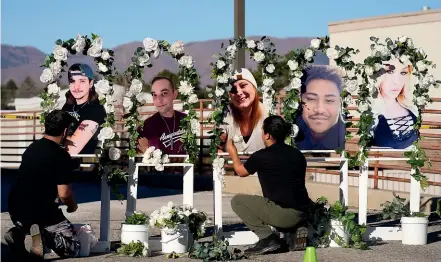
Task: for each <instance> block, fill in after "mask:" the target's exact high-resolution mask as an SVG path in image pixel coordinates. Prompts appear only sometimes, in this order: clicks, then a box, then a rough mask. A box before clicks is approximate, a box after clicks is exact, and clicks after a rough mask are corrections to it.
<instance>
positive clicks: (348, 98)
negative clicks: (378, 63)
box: [344, 96, 354, 105]
mask: <svg viewBox="0 0 441 262" xmlns="http://www.w3.org/2000/svg"><path fill="white" fill-rule="evenodd" d="M344 101H345V103H346V104H347V105H351V104H352V103H354V99H353V98H352V96H346V97H345V99H344Z"/></svg>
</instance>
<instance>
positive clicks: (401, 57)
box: [400, 55, 410, 64]
mask: <svg viewBox="0 0 441 262" xmlns="http://www.w3.org/2000/svg"><path fill="white" fill-rule="evenodd" d="M400 60H401V62H402V63H403V64H407V63H409V62H410V61H409V56H407V55H402V56H400Z"/></svg>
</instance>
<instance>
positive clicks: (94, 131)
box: [90, 125, 99, 134]
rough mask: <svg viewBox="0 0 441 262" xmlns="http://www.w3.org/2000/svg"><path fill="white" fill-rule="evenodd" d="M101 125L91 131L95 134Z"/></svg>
mask: <svg viewBox="0 0 441 262" xmlns="http://www.w3.org/2000/svg"><path fill="white" fill-rule="evenodd" d="M98 128H99V125H96V126H95V127H94V128H93V129H92V130H91V131H90V132H92V134H95V133H96V131H97V130H98Z"/></svg>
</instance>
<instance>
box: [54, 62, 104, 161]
mask: <svg viewBox="0 0 441 262" xmlns="http://www.w3.org/2000/svg"><path fill="white" fill-rule="evenodd" d="M67 74H68V79H69V91H67V92H66V103H65V104H64V106H63V108H62V110H63V111H66V112H69V114H71V116H73V117H75V119H76V120H77V121H78V123H79V125H77V126H73V127H72V128H71V130H70V132H69V135H70V137H69V138H68V140H69V141H71V142H72V143H71V144H70V145H69V146H68V151H69V153H71V154H94V153H95V150H96V148H97V145H98V139H97V135H98V133H99V130H100V126H101V125H102V124H103V123H104V120H105V118H106V110H105V109H104V106H103V105H101V104H100V102H99V99H98V94H97V92H96V91H95V82H96V80H97V79H96V76H95V74H94V73H93V69H92V68H91V67H90V66H89V65H87V64H73V65H71V66H70V67H69V70H68V72H67Z"/></svg>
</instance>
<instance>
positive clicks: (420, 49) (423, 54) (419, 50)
mask: <svg viewBox="0 0 441 262" xmlns="http://www.w3.org/2000/svg"><path fill="white" fill-rule="evenodd" d="M418 53H420V55H422V56H425V55H426V53H425V52H424V50H423V49H422V48H418Z"/></svg>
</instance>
